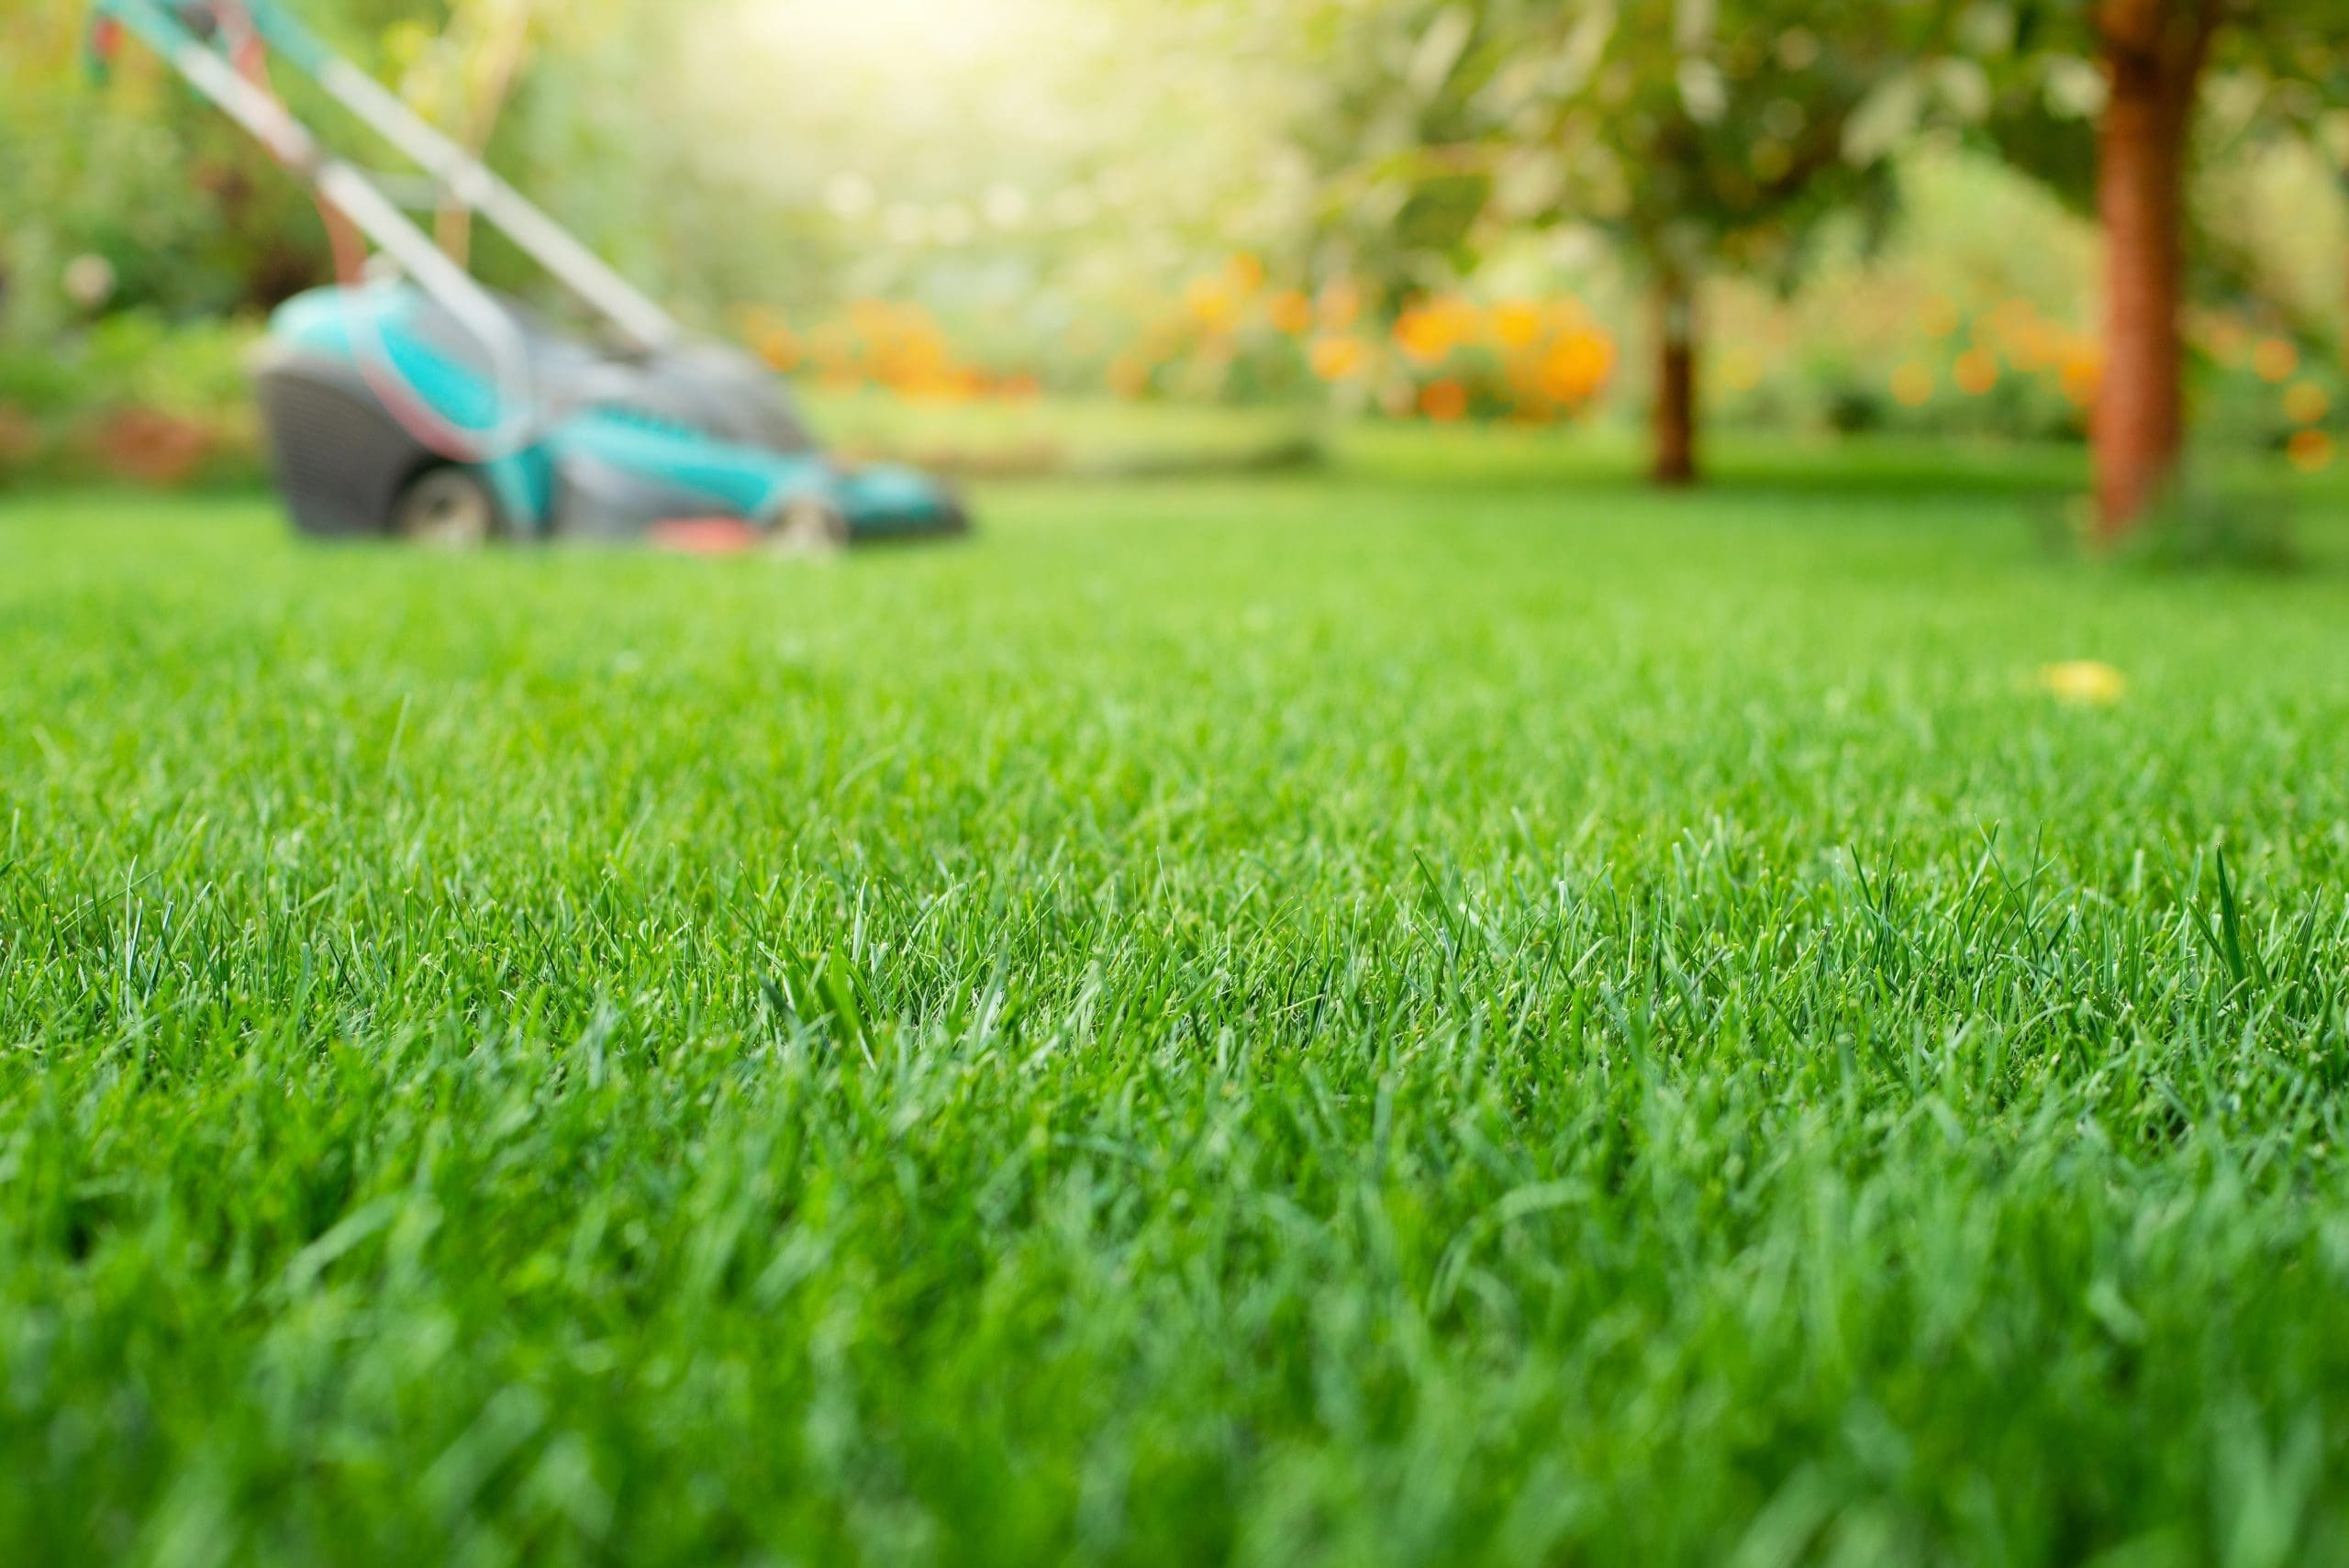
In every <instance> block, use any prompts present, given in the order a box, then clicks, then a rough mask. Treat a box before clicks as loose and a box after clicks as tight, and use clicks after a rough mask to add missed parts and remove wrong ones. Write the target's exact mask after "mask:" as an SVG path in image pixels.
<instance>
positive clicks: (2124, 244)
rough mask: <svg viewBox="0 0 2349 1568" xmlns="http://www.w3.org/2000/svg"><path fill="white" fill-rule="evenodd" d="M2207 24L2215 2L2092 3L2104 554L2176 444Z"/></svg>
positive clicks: (2161, 475)
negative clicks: (2192, 156) (2101, 103)
mask: <svg viewBox="0 0 2349 1568" xmlns="http://www.w3.org/2000/svg"><path fill="white" fill-rule="evenodd" d="M2217 22H2218V6H2217V4H2216V0H2103V4H2101V5H2100V6H2099V7H2098V10H2097V29H2098V33H2099V39H2100V42H2101V45H2102V51H2103V57H2104V72H2105V81H2106V84H2107V87H2108V90H2109V96H2108V98H2107V100H2106V104H2105V110H2104V117H2103V119H2102V121H2101V122H2100V124H2099V127H2098V131H2097V211H2098V216H2099V218H2100V220H2101V221H2102V224H2103V228H2104V249H2105V260H2104V275H2105V333H2104V339H2105V340H2104V376H2103V380H2102V382H2101V384H2100V385H2099V388H2098V392H2097V404H2096V416H2095V421H2094V432H2093V433H2094V437H2095V446H2096V496H2097V524H2098V533H2099V538H2101V539H2103V540H2104V541H2105V542H2107V543H2110V542H2111V541H2112V540H2114V539H2119V538H2120V537H2121V535H2123V534H2124V533H2126V532H2128V530H2129V529H2130V528H2132V527H2133V526H2134V525H2135V524H2136V523H2137V522H2138V521H2139V520H2140V519H2141V518H2142V517H2143V516H2144V513H2145V509H2146V507H2147V506H2151V505H2152V504H2153V503H2154V501H2156V500H2157V499H2159V497H2160V495H2161V493H2162V491H2163V489H2164V488H2165V486H2166V485H2167V484H2169V482H2170V480H2171V478H2172V477H2173V476H2174V475H2175V473H2176V469H2177V461H2178V455H2179V451H2180V450H2181V448H2182V447H2183V446H2184V444H2185V439H2186V410H2185V401H2184V391H2183V384H2182V381H2183V371H2184V364H2183V353H2182V350H2181V347H2180V339H2179V335H2178V306H2179V298H2180V294H2181V291H2182V287H2183V284H2184V281H2185V272H2186V153H2187V136H2188V130H2189V128H2190V127H2191V122H2192V119H2193V114H2194V99H2195V94H2196V91H2197V88H2198V86H2199V78H2200V76H2201V72H2202V62H2203V60H2204V59H2205V57H2206V56H2207V55H2208V53H2209V48H2210V34H2211V32H2212V30H2213V29H2214V28H2215V27H2216V26H2217Z"/></svg>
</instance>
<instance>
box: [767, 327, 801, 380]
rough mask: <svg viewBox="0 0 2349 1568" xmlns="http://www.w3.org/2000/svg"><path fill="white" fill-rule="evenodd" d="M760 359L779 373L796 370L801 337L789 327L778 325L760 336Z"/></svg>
mask: <svg viewBox="0 0 2349 1568" xmlns="http://www.w3.org/2000/svg"><path fill="white" fill-rule="evenodd" d="M759 357H760V358H762V359H763V360H765V361H766V362H767V363H769V364H770V365H773V366H774V368H775V369H777V370H779V371H787V370H794V369H796V368H797V367H798V364H799V337H798V334H796V333H795V332H793V331H792V329H791V328H788V327H785V326H782V325H781V324H777V325H775V326H774V327H770V328H767V329H766V330H765V331H764V332H762V333H760V334H759Z"/></svg>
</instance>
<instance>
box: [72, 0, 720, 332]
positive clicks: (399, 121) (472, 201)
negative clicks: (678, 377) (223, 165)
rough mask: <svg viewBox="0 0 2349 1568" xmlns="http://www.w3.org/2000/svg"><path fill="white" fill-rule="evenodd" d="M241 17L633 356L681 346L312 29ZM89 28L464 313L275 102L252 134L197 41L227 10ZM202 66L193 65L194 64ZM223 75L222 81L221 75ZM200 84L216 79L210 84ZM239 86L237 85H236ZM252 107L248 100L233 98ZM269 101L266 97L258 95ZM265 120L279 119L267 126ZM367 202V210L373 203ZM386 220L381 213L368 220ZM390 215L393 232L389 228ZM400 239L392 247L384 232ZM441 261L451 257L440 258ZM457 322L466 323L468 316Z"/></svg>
mask: <svg viewBox="0 0 2349 1568" xmlns="http://www.w3.org/2000/svg"><path fill="white" fill-rule="evenodd" d="M236 6H237V10H238V12H239V15H241V17H243V18H245V19H246V20H247V21H249V22H250V25H251V28H252V30H253V31H254V32H255V33H256V34H258V35H259V36H260V38H261V39H262V41H263V42H264V43H266V44H267V45H268V46H269V48H270V49H271V50H273V52H274V53H275V54H276V55H277V56H278V57H279V58H282V59H283V60H284V61H286V62H287V63H288V64H290V65H292V66H293V67H294V68H295V70H297V71H299V72H302V73H303V74H304V75H306V76H308V77H309V78H310V79H311V80H312V81H314V82H316V83H317V84H318V85H319V86H320V87H321V88H323V89H324V90H325V91H326V92H327V94H328V95H329V96H331V97H332V98H333V99H334V100H335V101H336V102H337V103H339V104H340V105H341V106H343V107H344V108H346V109H348V110H350V111H351V114H353V115H355V116H357V117H359V119H360V120H362V122H364V123H365V124H366V125H367V126H368V127H369V128H372V129H373V130H374V131H375V132H376V133H377V134H378V135H380V136H382V137H383V138H384V140H386V141H388V142H390V143H391V144H392V145H393V146H394V147H395V148H397V149H399V150H400V151H401V152H402V153H403V154H405V155H406V157H408V158H410V159H412V160H414V161H415V162H416V164H417V166H418V167H419V168H421V169H423V170H424V171H425V172H427V173H429V175H431V176H432V178H433V179H434V180H435V181H437V182H438V183H439V184H440V188H441V190H442V191H443V192H444V193H445V194H446V195H448V196H450V197H451V198H453V199H454V200H456V201H458V202H460V203H462V204H463V205H464V206H466V207H468V208H470V209H471V210H473V212H475V213H478V214H479V215H480V216H481V217H482V218H483V219H484V220H485V221H486V222H488V223H489V224H490V225H491V226H493V227H494V228H497V229H498V230H499V231H500V232H502V233H503V234H505V235H506V237H507V239H511V240H512V241H513V242H514V243H515V244H516V245H517V246H518V247H520V249H521V250H522V251H523V253H524V254H526V255H528V256H529V257H530V259H531V260H533V261H537V262H538V263H539V265H540V266H541V267H544V268H545V269H546V270H547V272H548V273H549V274H550V275H551V276H552V277H553V278H554V279H555V281H556V282H558V283H560V284H562V285H563V286H564V287H565V288H567V289H569V290H570V291H571V292H572V293H573V294H574V295H577V296H578V297H579V298H580V299H581V300H582V301H583V302H584V303H585V304H586V305H588V306H591V307H592V308H593V309H595V310H596V312H597V313H598V314H600V315H602V316H603V317H604V318H605V319H606V320H607V321H608V322H610V323H611V325H612V326H613V328H616V329H617V330H618V332H619V333H620V335H621V336H622V337H623V338H624V339H626V340H627V341H628V342H629V344H630V345H631V346H633V347H634V348H636V349H637V350H640V351H643V352H648V353H649V352H654V351H657V350H662V349H666V348H669V347H671V346H673V345H674V344H675V343H676V342H677V341H678V340H679V339H681V338H682V337H683V336H684V334H683V333H682V332H681V331H680V330H679V328H678V327H677V324H676V322H675V320H674V318H673V317H670V315H669V313H668V312H667V311H665V310H663V309H662V308H661V306H658V305H656V304H654V303H653V302H652V301H651V299H650V298H648V297H647V296H646V295H644V294H643V292H642V291H640V290H639V289H638V288H637V287H636V286H635V285H634V284H630V283H629V281H628V280H627V279H626V278H623V277H621V276H620V275H619V273H618V272H614V271H613V270H612V268H611V267H610V266H608V265H607V264H606V263H605V261H604V260H603V259H602V258H601V257H599V256H597V255H596V253H595V252H594V251H592V250H589V249H587V247H586V246H584V245H583V244H581V243H580V242H579V240H578V239H577V238H576V237H574V236H573V234H572V233H571V232H570V231H569V230H568V229H566V228H563V227H562V225H561V224H559V223H557V222H556V221H555V220H554V219H553V218H551V217H548V216H547V215H546V213H545V212H543V211H541V210H540V208H539V207H538V206H536V205H534V204H533V203H532V202H531V201H530V200H529V198H528V197H526V196H524V195H522V194H521V193H520V192H518V191H517V190H516V189H514V187H513V186H511V185H509V184H507V183H506V182H505V181H504V180H501V179H499V178H498V177H497V175H496V174H495V172H492V171H491V170H490V169H489V167H488V166H487V165H486V164H484V163H483V162H482V161H481V160H480V159H478V158H475V157H474V156H473V154H471V153H469V152H467V151H466V150H464V149H462V148H461V147H459V146H458V145H457V144H456V143H455V142H452V141H451V140H450V139H448V138H447V137H445V136H443V135H441V134H440V131H438V130H436V129H434V128H433V127H432V126H431V124H430V123H429V122H428V121H426V120H425V119H424V118H423V117H421V116H419V115H418V114H417V113H416V111H415V110H413V109H411V108H409V107H408V106H406V104H404V103H402V102H401V101H400V99H399V97H398V96H397V95H395V94H394V93H391V92H389V91H387V90H386V89H385V88H384V86H383V84H382V83H378V82H377V81H376V80H375V79H374V78H373V77H372V76H369V75H368V74H367V73H366V72H363V71H362V70H360V69H359V68H358V67H357V66H355V65H352V64H351V62H350V61H347V60H345V59H343V58H342V57H341V56H340V55H338V54H336V53H335V52H334V51H333V50H330V49H328V47H327V45H326V44H325V42H324V41H322V40H321V39H319V38H318V36H317V34H316V33H313V32H311V31H310V29H309V28H306V27H305V26H304V25H303V24H302V23H301V22H300V21H299V20H298V19H297V18H295V17H294V16H293V14H292V13H290V12H288V11H287V10H285V9H284V7H283V6H279V5H277V4H276V3H275V0H236ZM92 20H93V24H94V27H102V26H103V25H104V24H106V23H107V22H109V21H111V22H116V23H118V24H119V25H121V26H122V27H124V28H128V29H129V30H130V31H132V32H134V33H137V34H138V35H139V37H140V38H142V39H145V40H146V41H147V42H148V44H150V46H151V47H153V48H154V49H155V50H156V51H157V52H159V53H161V55H162V56H163V57H164V58H165V59H166V60H168V61H171V63H172V64H173V67H174V68H175V69H177V70H178V71H179V72H180V73H181V74H182V75H184V76H186V77H187V78H188V80H189V81H190V82H191V83H193V84H194V85H195V87H196V89H197V90H198V91H199V92H202V93H204V94H205V95H206V96H207V97H209V98H211V99H212V100H213V102H215V103H216V104H217V105H219V106H220V107H221V108H222V109H223V110H225V111H226V112H227V113H228V115H229V116H230V117H232V118H235V119H236V120H237V121H238V122H239V124H241V125H243V126H244V127H245V128H246V129H248V130H250V131H251V132H252V133H253V134H254V135H255V136H256V137H259V138H260V139H262V142H263V143H264V144H266V145H268V146H269V147H270V149H271V150H273V151H274V152H276V153H277V154H278V156H279V157H280V158H281V159H284V160H285V161H286V162H287V163H288V165H289V166H290V167H293V168H294V169H295V171H296V172H299V173H302V174H304V176H305V177H306V178H310V179H312V180H313V183H316V184H317V186H318V189H319V191H320V194H321V195H326V196H327V197H328V199H329V200H330V201H332V202H333V203H334V204H335V205H336V206H339V207H340V208H342V210H343V211H344V213H345V214H346V215H347V216H348V217H350V218H351V221H352V222H353V223H355V224H357V225H358V226H359V227H360V228H362V230H364V231H365V233H366V234H367V237H368V238H369V239H372V240H373V241H374V242H375V243H376V244H378V245H380V246H382V247H383V248H384V250H385V251H386V252H387V253H389V254H390V255H391V256H392V258H393V259H394V260H395V261H398V262H399V263H400V265H401V266H403V267H405V268H406V269H407V271H408V274H409V275H410V276H411V277H413V278H414V279H415V280H416V282H417V284H418V285H419V286H420V287H422V288H424V289H425V290H426V291H427V292H428V293H429V294H431V295H433V296H434V297H436V298H438V299H440V301H441V303H442V304H444V305H446V306H449V307H450V308H451V309H452V310H460V309H461V307H460V306H459V303H458V301H457V300H456V299H455V298H453V297H451V280H450V278H449V277H448V276H447V273H448V272H455V273H456V274H457V275H458V276H459V277H463V278H464V279H465V284H466V285H468V287H469V288H470V289H471V291H472V292H473V293H474V294H479V293H480V290H479V285H477V284H473V282H472V279H471V277H470V276H469V275H467V274H465V273H464V272H463V269H462V268H459V267H456V266H455V265H454V264H453V263H450V264H449V265H448V267H447V268H446V269H445V270H444V269H443V268H439V267H434V266H432V265H431V263H430V262H429V261H428V262H423V263H422V264H421V265H419V264H418V262H417V261H416V260H413V259H412V258H413V257H415V256H417V253H418V251H417V248H418V246H419V245H420V246H422V247H423V248H426V249H429V250H430V251H431V252H432V254H433V255H435V256H440V248H439V247H438V246H436V245H433V244H432V243H431V241H430V239H429V238H427V237H426V236H425V235H424V234H423V233H422V231H421V230H419V229H417V228H416V227H415V226H414V225H413V224H411V223H409V222H408V221H407V219H406V216H405V215H403V214H401V213H400V212H399V211H398V210H397V208H396V207H395V206H393V205H392V204H391V203H390V202H389V201H388V200H386V199H385V198H384V196H383V195H381V193H379V192H377V191H375V190H374V188H373V185H372V183H369V182H367V180H366V178H365V176H363V175H362V174H360V173H359V172H358V171H357V170H355V169H352V168H351V166H350V165H348V164H343V163H340V161H338V160H333V159H330V158H327V157H326V156H325V155H324V153H323V152H322V150H320V149H319V148H318V146H317V139H316V138H315V137H313V136H311V135H310V133H309V132H307V131H306V130H305V129H303V128H301V127H300V126H298V125H295V123H294V122H293V121H292V119H291V117H288V116H286V115H285V113H284V109H283V108H282V107H278V106H275V105H274V104H273V102H272V108H273V110H274V115H273V117H272V116H270V115H268V114H262V115H261V116H259V118H260V119H262V120H270V119H272V118H273V119H274V120H276V121H283V122H284V124H283V126H272V127H270V128H263V126H262V124H257V123H256V117H255V114H254V110H255V108H256V106H254V105H251V104H250V103H248V104H247V105H245V106H244V107H243V108H242V109H240V108H239V106H237V105H236V104H234V103H232V102H231V101H230V100H229V97H226V96H224V95H223V91H222V90H221V89H224V88H225V86H226V84H225V83H221V82H219V81H218V80H217V79H218V78H219V77H220V76H221V75H222V74H223V73H224V72H225V74H227V75H228V76H229V77H231V78H234V77H235V72H233V71H230V70H228V62H227V61H225V60H224V59H223V58H222V56H221V55H220V53H219V51H218V50H216V49H213V48H211V47H209V45H208V43H207V41H206V39H202V38H199V37H198V35H197V33H196V31H195V30H194V29H195V28H206V30H207V32H209V31H212V30H217V28H219V27H220V25H221V7H220V0H93V4H92ZM199 56H200V57H202V58H200V59H199V58H196V57H199ZM215 68H217V69H215ZM200 76H209V77H211V78H213V79H214V80H212V81H209V82H207V81H206V80H203V79H200ZM239 80H241V79H239ZM230 92H231V95H234V94H233V90H230ZM234 96H239V97H242V96H246V95H234ZM251 96H256V97H259V98H262V99H267V98H268V95H266V94H256V95H251ZM288 128H290V129H291V130H292V131H293V132H294V133H295V134H296V135H298V137H299V139H300V140H301V142H302V143H303V146H302V149H301V155H300V157H299V158H292V157H288V156H287V151H288V139H287V138H286V136H285V134H284V133H285V131H286V130H287V129H288ZM326 166H333V167H335V168H338V169H340V170H342V171H344V172H343V173H340V174H338V175H337V176H336V177H335V180H334V183H335V185H336V186H337V187H339V188H338V189H333V190H329V189H328V183H327V181H326V180H325V179H324V178H323V177H321V174H320V173H317V172H313V171H314V170H319V171H322V170H323V168H324V167H326ZM354 183H357V184H362V185H366V186H367V195H366V196H362V197H359V198H358V204H359V206H361V207H365V208H369V209H371V210H370V211H369V212H368V213H367V214H366V215H364V216H362V212H361V211H359V210H354V208H353V206H352V205H351V202H350V201H348V200H346V196H347V195H350V194H351V186H352V185H353V184H354ZM370 198H372V200H371V199H370ZM375 208H380V209H381V211H380V212H378V211H374V210H373V209H375ZM386 215H388V217H389V218H390V220H391V222H390V223H389V224H386V223H385V222H384V217H385V216H386ZM394 227H395V228H397V229H398V230H400V231H402V232H400V233H399V234H398V235H397V237H396V238H394V237H393V236H392V235H391V234H390V233H388V232H387V230H388V229H390V228H394ZM442 260H443V261H445V260H446V258H445V257H443V258H442ZM461 314H463V315H466V316H468V317H469V316H470V315H471V312H469V311H461Z"/></svg>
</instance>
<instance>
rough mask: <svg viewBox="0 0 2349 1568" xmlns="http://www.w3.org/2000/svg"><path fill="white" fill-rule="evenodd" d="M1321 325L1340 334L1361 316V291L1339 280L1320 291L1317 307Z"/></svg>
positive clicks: (1343, 280)
mask: <svg viewBox="0 0 2349 1568" xmlns="http://www.w3.org/2000/svg"><path fill="white" fill-rule="evenodd" d="M1361 315H1362V290H1361V289H1360V288H1357V287H1356V286H1355V285H1354V284H1351V283H1349V282H1347V281H1346V280H1345V279H1343V278H1341V279H1339V280H1338V281H1337V282H1336V283H1333V284H1329V285H1328V286H1327V287H1325V288H1323V289H1322V291H1321V300H1320V304H1319V316H1320V317H1321V325H1322V326H1324V327H1327V328H1330V330H1331V331H1333V332H1342V331H1344V330H1345V329H1346V328H1349V327H1351V326H1353V324H1354V321H1355V319H1356V318H1357V317H1360V316H1361Z"/></svg>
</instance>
